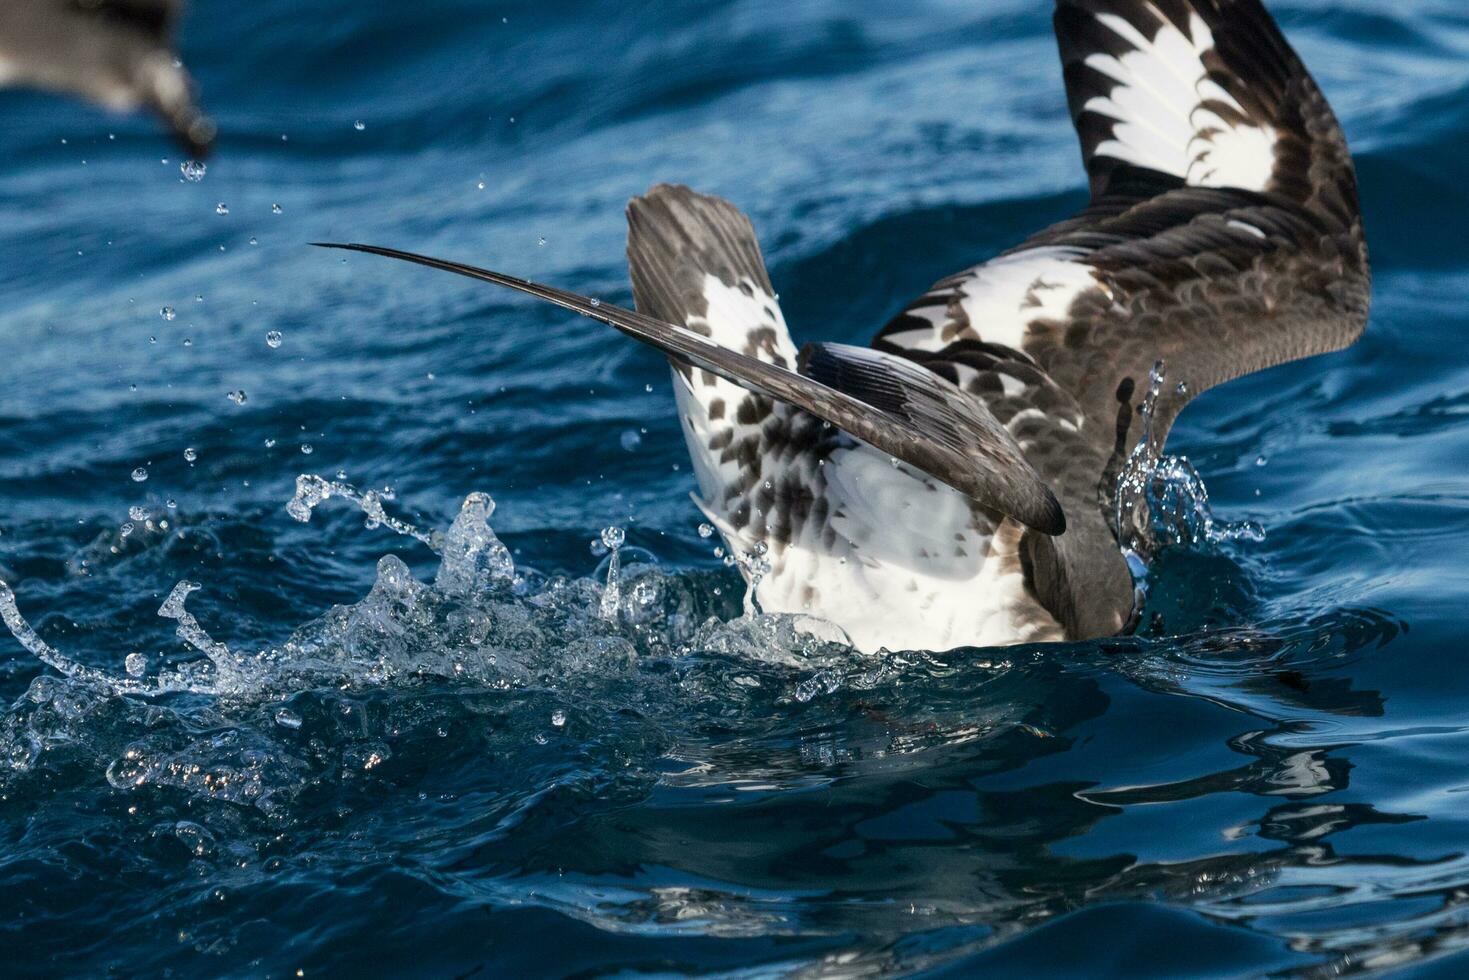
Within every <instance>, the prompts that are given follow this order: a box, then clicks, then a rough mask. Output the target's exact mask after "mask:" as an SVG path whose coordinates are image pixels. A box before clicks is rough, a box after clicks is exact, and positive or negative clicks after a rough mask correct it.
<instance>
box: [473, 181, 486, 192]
mask: <svg viewBox="0 0 1469 980" xmlns="http://www.w3.org/2000/svg"><path fill="white" fill-rule="evenodd" d="M474 186H475V187H477V188H479V189H480V190H484V189H485V182H484V181H480V182H479V183H477V184H475V185H474Z"/></svg>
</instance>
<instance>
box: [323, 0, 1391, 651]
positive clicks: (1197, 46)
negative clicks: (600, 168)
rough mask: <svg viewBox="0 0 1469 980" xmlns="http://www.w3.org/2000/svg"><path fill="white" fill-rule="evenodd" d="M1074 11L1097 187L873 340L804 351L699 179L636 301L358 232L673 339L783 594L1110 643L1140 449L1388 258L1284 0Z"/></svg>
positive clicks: (1075, 101) (637, 267) (712, 486)
mask: <svg viewBox="0 0 1469 980" xmlns="http://www.w3.org/2000/svg"><path fill="white" fill-rule="evenodd" d="M1054 24H1055V31H1056V37H1057V40H1058V42H1059V46H1060V53H1061V62H1062V65H1063V67H1064V77H1065V83H1066V92H1067V96H1068V98H1069V101H1070V108H1071V115H1072V119H1073V120H1074V122H1075V124H1076V130H1077V132H1078V134H1079V136H1080V138H1081V149H1082V156H1083V162H1084V163H1085V167H1086V172H1087V174H1088V176H1089V178H1090V182H1091V201H1090V203H1089V204H1088V205H1087V206H1086V207H1085V208H1083V209H1082V210H1081V212H1080V213H1078V214H1076V215H1075V216H1074V217H1072V218H1070V219H1068V220H1065V221H1062V222H1061V223H1059V224H1056V225H1053V226H1051V227H1049V228H1047V229H1045V230H1043V231H1041V232H1038V233H1037V234H1035V235H1033V236H1032V237H1030V238H1029V239H1028V240H1026V241H1025V242H1023V243H1021V244H1020V245H1018V246H1016V247H1015V248H1012V249H1010V250H1009V251H1007V252H1005V253H1003V254H1001V255H1000V256H998V257H997V258H993V259H990V260H989V261H987V262H983V263H981V264H979V265H976V266H974V267H972V268H969V269H965V270H964V271H962V272H958V273H956V274H954V275H951V276H948V277H947V278H944V279H941V280H939V281H938V282H937V283H935V284H934V286H933V287H932V288H931V289H930V290H928V292H926V293H924V294H923V295H922V296H920V297H919V298H918V299H916V300H914V301H913V302H912V303H909V304H908V305H907V306H906V307H905V308H904V309H903V310H902V312H900V313H899V314H898V315H897V316H896V317H895V318H894V319H893V320H892V321H891V322H890V323H888V324H887V326H885V327H884V328H883V329H882V330H881V332H880V333H879V334H878V335H877V337H876V339H875V340H874V341H873V343H872V346H871V347H870V348H863V347H856V346H849V345H845V344H834V343H812V344H807V345H806V346H805V347H803V348H801V349H799V350H798V349H797V348H796V346H795V344H794V343H793V342H792V340H791V337H790V333H789V332H788V330H787V329H786V323H785V319H784V317H783V316H782V315H781V311H780V307H779V305H778V303H777V301H776V294H775V290H774V289H773V287H772V286H771V283H770V278H769V276H768V275H767V274H766V270H765V264H764V261H763V259H762V257H761V253H760V247H759V245H758V243H757V241H756V238H755V233H754V229H753V227H752V226H751V224H750V221H749V219H748V218H746V217H745V216H744V215H743V214H741V213H740V212H739V211H738V210H736V209H735V208H734V207H733V206H732V205H730V204H729V203H727V202H725V201H723V200H720V199H718V198H714V197H709V196H706V195H703V194H698V193H695V192H694V191H692V190H689V189H688V188H685V187H676V186H667V185H662V186H658V187H654V188H653V189H652V190H651V191H649V192H648V194H647V195H646V196H644V197H641V198H637V199H635V200H633V201H632V203H631V204H630V205H629V207H628V224H629V235H628V249H627V254H628V262H629V266H630V270H631V278H632V287H633V297H634V300H635V304H634V305H635V307H636V309H635V310H627V309H622V308H619V307H615V306H612V305H610V304H608V303H602V302H598V301H597V300H594V299H588V298H587V297H584V296H580V295H577V294H575V293H569V292H565V291H563V290H560V289H556V288H553V287H550V286H544V285H540V284H537V283H533V282H528V281H525V280H522V279H517V278H514V277H511V276H506V275H503V274H500V273H496V272H490V271H488V270H484V269H477V268H474V267H472V266H467V265H462V264H459V263H455V262H447V261H443V260H440V259H433V258H428V257H426V256H422V255H416V254H412V253H407V252H402V251H399V250H395V249H389V248H381V247H376V246H368V245H338V246H333V247H341V248H350V249H355V250H357V251H363V252H371V253H375V254H379V255H385V256H389V257H393V258H398V259H404V260H407V261H410V262H416V263H419V264H421V265H426V266H430V267H432V268H437V269H443V270H447V271H450V272H455V273H458V274H461V275H465V276H470V277H472V278H475V279H480V280H483V281H486V282H491V283H496V284H498V285H501V286H507V287H510V288H512V289H517V290H520V291H523V292H527V293H530V294H531V295H533V296H538V297H540V298H542V299H544V300H548V301H550V302H552V303H555V304H557V305H560V306H562V307H565V308H567V309H569V310H573V311H575V312H577V313H580V314H582V315H584V316H587V317H591V318H593V319H597V320H601V321H602V322H604V323H607V324H609V325H611V326H613V327H615V328H617V329H618V330H621V331H622V332H623V333H626V334H628V335H630V336H632V337H634V338H636V339H638V340H640V341H643V342H645V343H648V344H651V345H652V346H654V347H656V348H658V349H659V350H661V351H663V352H664V353H665V354H667V355H668V358H669V360H670V361H671V363H672V366H673V382H674V389H675V393H676V396H677V401H678V408H679V413H680V415H681V417H682V420H683V429H684V434H685V436H686V437H687V441H688V446H689V452H690V455H691V456H692V457H693V463H694V470H695V474H696V476H697V480H698V486H699V493H698V497H697V498H696V499H697V501H698V503H699V505H700V507H701V508H702V509H703V511H704V513H705V514H706V515H707V517H708V519H709V520H710V521H711V522H712V523H713V524H714V526H715V527H717V528H718V530H719V532H720V534H721V535H722V536H723V537H724V540H725V542H726V543H727V545H728V546H729V547H730V548H732V549H734V550H735V551H736V552H737V553H738V554H740V555H743V556H748V557H747V560H744V561H742V562H741V567H742V569H743V571H744V572H745V576H746V579H747V580H748V581H750V582H751V583H752V584H753V587H754V592H755V596H756V597H757V599H758V601H759V604H760V607H761V608H762V609H764V610H765V611H767V612H785V613H809V614H812V615H815V616H818V617H821V618H823V619H826V620H829V621H831V622H833V623H835V624H837V625H838V626H840V627H842V628H843V629H844V630H845V631H846V632H847V634H848V635H849V636H850V637H851V639H852V641H853V643H854V644H855V645H856V646H857V647H859V648H861V649H863V650H876V649H880V648H890V649H903V648H906V649H929V650H945V649H949V648H953V647H956V646H989V645H1000V644H1011V643H1021V642H1041V641H1061V640H1083V639H1089V638H1095V637H1103V636H1110V635H1114V634H1117V633H1118V632H1120V631H1123V630H1125V629H1127V628H1128V627H1129V624H1130V622H1131V621H1132V619H1133V618H1134V615H1135V591H1134V584H1133V576H1132V573H1131V570H1130V567H1129V562H1128V559H1127V557H1126V556H1125V555H1124V553H1123V548H1122V547H1120V546H1119V540H1121V539H1122V538H1123V537H1124V536H1125V535H1127V534H1128V533H1130V529H1129V528H1125V527H1120V526H1119V524H1120V523H1122V522H1125V520H1126V519H1125V516H1124V517H1119V508H1118V507H1117V506H1116V503H1117V501H1116V495H1117V485H1118V475H1119V473H1120V472H1121V471H1122V469H1123V467H1124V464H1125V463H1126V460H1127V458H1128V457H1129V455H1130V453H1131V451H1132V449H1133V448H1134V447H1135V446H1136V445H1138V443H1139V441H1140V439H1143V438H1146V439H1148V440H1150V441H1151V444H1152V445H1153V446H1154V447H1156V448H1161V446H1162V443H1163V441H1164V440H1165V439H1166V438H1167V435H1168V430H1169V428H1170V426H1171V425H1172V423H1173V421H1174V419H1175V418H1176V417H1177V415H1178V413H1179V412H1180V411H1181V410H1182V409H1183V407H1184V406H1185V405H1186V404H1187V403H1188V402H1189V400H1190V399H1192V398H1193V397H1194V396H1195V395H1197V394H1199V393H1200V392H1203V391H1206V390H1208V389H1210V388H1212V387H1214V386H1216V385H1219V384H1222V383H1224V382H1226V381H1229V380H1230V379H1232V378H1237V377H1240V376H1241V375H1245V374H1249V373H1251V372H1254V371H1260V370H1263V369H1264V368H1267V367H1270V366H1272V365H1276V364H1281V363H1284V362H1286V361H1291V360H1296V359H1298V358H1303V357H1308V356H1310V355H1314V354H1320V353H1323V352H1326V351H1333V350H1338V349H1340V348H1343V347H1345V346H1347V345H1349V344H1351V343H1352V342H1354V341H1355V340H1356V339H1357V337H1359V336H1360V335H1361V333H1362V330H1363V329H1364V327H1365V325H1366V321H1367V313H1368V307H1369V302H1370V273H1369V269H1368V261H1367V249H1366V245H1365V242H1364V239H1363V234H1362V222H1361V217H1360V213H1359V208H1358V200H1357V181H1356V174H1355V171H1354V168H1353V164H1352V159H1351V155H1350V153H1349V151H1348V149H1347V144H1346V140H1345V138H1344V137H1343V135H1342V131H1341V128H1340V126H1339V125H1338V123H1337V120H1336V118H1335V116H1334V115H1333V114H1332V111H1331V108H1330V107H1329V106H1328V105H1327V102H1326V99H1325V97H1324V96H1323V95H1322V93H1321V90H1320V89H1319V88H1318V87H1317V85H1316V83H1315V81H1314V80H1313V79H1312V78H1311V76H1310V74H1309V73H1308V72H1307V71H1306V69H1305V67H1304V66H1303V65H1302V64H1301V61H1300V59H1299V58H1298V57H1297V56H1296V54H1295V52H1294V51H1293V50H1292V49H1291V47H1290V45H1289V44H1288V43H1287V42H1286V39H1285V38H1284V37H1283V36H1282V34H1281V32H1280V29H1279V28H1278V27H1277V25H1276V24H1275V22H1274V20H1273V19H1272V18H1271V17H1270V15H1269V14H1268V13H1267V12H1266V10H1265V8H1264V7H1263V6H1262V5H1261V3H1260V0H1057V3H1056V7H1055V18H1054ZM1158 362H1163V363H1164V364H1166V370H1167V374H1168V384H1167V385H1166V386H1161V387H1160V386H1158V385H1156V384H1150V376H1151V375H1152V374H1153V372H1154V369H1155V365H1156V364H1157V363H1158ZM1150 389H1152V391H1153V392H1154V393H1155V394H1154V398H1152V399H1150V398H1149V397H1148V396H1149V390H1150ZM1144 408H1146V409H1147V411H1146V412H1144V411H1142V410H1143V409H1144Z"/></svg>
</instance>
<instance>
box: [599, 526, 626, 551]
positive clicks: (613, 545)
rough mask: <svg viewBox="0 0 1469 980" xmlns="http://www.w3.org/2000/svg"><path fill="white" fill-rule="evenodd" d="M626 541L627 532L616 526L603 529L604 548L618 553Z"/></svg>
mask: <svg viewBox="0 0 1469 980" xmlns="http://www.w3.org/2000/svg"><path fill="white" fill-rule="evenodd" d="M626 540H627V532H626V531H624V530H623V529H622V528H620V527H618V526H616V525H615V524H614V525H613V526H611V527H604V528H602V544H603V546H604V547H607V548H610V549H612V550H614V551H616V550H617V549H618V548H621V547H622V543H623V542H624V541H626Z"/></svg>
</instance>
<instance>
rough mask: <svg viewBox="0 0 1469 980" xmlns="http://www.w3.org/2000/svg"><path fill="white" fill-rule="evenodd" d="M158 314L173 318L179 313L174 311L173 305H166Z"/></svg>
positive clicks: (166, 318) (167, 318)
mask: <svg viewBox="0 0 1469 980" xmlns="http://www.w3.org/2000/svg"><path fill="white" fill-rule="evenodd" d="M158 315H159V316H161V317H163V318H164V319H165V320H172V319H173V318H174V317H176V316H178V313H176V312H174V308H173V307H172V306H165V307H164V308H163V309H161V310H159V311H158Z"/></svg>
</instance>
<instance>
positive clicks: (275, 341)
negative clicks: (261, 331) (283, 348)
mask: <svg viewBox="0 0 1469 980" xmlns="http://www.w3.org/2000/svg"><path fill="white" fill-rule="evenodd" d="M284 339H285V338H284V337H282V336H281V332H280V331H279V330H271V331H268V332H267V333H266V334H265V344H266V346H267V347H271V348H276V347H279V346H280V345H281V341H283V340H284Z"/></svg>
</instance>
